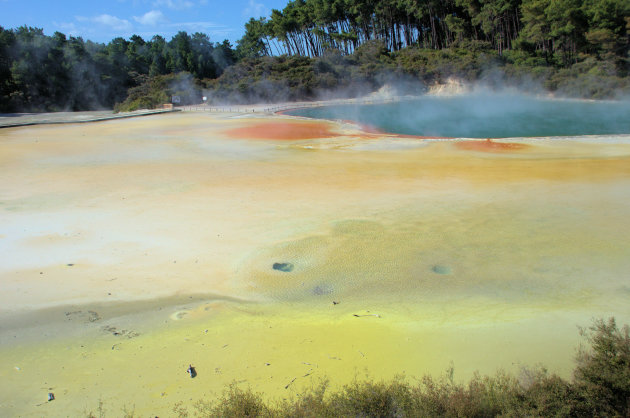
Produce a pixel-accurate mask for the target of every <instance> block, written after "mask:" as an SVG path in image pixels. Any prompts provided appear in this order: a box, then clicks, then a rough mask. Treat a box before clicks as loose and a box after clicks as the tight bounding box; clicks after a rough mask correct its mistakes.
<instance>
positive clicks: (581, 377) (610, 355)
mask: <svg viewBox="0 0 630 418" xmlns="http://www.w3.org/2000/svg"><path fill="white" fill-rule="evenodd" d="M583 335H584V336H585V337H586V340H587V341H588V343H589V344H590V347H589V348H581V349H580V350H579V353H578V356H577V359H576V360H577V367H576V369H575V384H576V386H577V390H578V391H579V393H580V395H581V396H582V397H583V398H584V399H585V402H586V405H587V406H588V409H589V411H590V412H591V414H592V415H594V416H595V415H596V416H622V417H624V416H628V415H629V414H630V329H629V328H628V326H627V325H626V326H623V327H622V328H618V327H617V323H616V322H615V319H614V318H610V319H609V320H608V321H604V320H601V319H600V320H596V321H595V322H594V324H593V325H592V326H591V327H590V328H589V329H587V330H584V331H583Z"/></svg>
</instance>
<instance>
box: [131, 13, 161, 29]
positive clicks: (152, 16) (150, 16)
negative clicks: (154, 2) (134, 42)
mask: <svg viewBox="0 0 630 418" xmlns="http://www.w3.org/2000/svg"><path fill="white" fill-rule="evenodd" d="M133 20H135V21H136V22H138V23H140V24H141V25H146V26H157V25H158V24H159V23H163V22H166V21H167V19H166V16H164V13H162V12H161V11H159V10H151V11H150V12H146V13H145V14H143V15H142V16H134V17H133Z"/></svg>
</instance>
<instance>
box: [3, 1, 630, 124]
mask: <svg viewBox="0 0 630 418" xmlns="http://www.w3.org/2000/svg"><path fill="white" fill-rule="evenodd" d="M629 46H630V2H628V1H627V0H383V1H375V0H290V1H289V2H288V3H287V5H286V7H285V8H284V9H282V10H273V11H272V12H271V15H270V16H269V17H268V18H259V19H251V20H250V21H249V22H247V23H246V25H245V34H244V35H243V37H242V38H241V39H240V40H239V41H238V42H237V46H236V48H233V47H232V45H230V43H229V42H228V41H223V42H221V43H216V42H212V41H210V39H209V37H208V36H207V35H205V34H202V33H194V34H192V35H190V34H188V33H186V32H179V33H178V34H176V35H175V36H173V37H172V39H171V40H170V41H167V40H166V39H165V38H163V37H162V36H159V35H156V36H153V37H152V38H151V39H150V40H144V39H142V38H141V37H140V36H137V35H133V36H131V37H130V38H129V39H123V38H115V39H113V40H112V41H110V42H109V43H107V44H103V43H95V42H92V41H89V40H88V41H84V40H83V39H82V38H79V37H73V36H69V37H67V36H66V35H64V34H62V33H60V32H55V33H54V34H53V35H52V36H46V35H44V33H43V30H42V29H38V28H32V27H27V26H22V27H19V28H16V29H4V28H2V27H0V112H14V111H42V110H49V111H50V110H53V111H54V110H91V109H99V108H113V107H115V106H116V105H117V104H118V106H116V108H117V109H118V110H133V109H135V108H139V107H145V106H149V107H153V106H158V105H159V104H161V103H163V102H164V101H165V100H168V98H169V96H170V95H171V94H178V95H180V94H179V93H182V94H181V96H182V97H185V100H186V101H187V102H188V103H194V102H196V103H198V102H200V101H201V97H202V95H207V96H208V97H211V101H213V102H215V103H219V102H247V103H251V102H255V101H284V100H308V99H313V98H317V97H318V96H321V95H322V94H326V95H331V94H334V95H356V94H365V93H368V92H369V91H366V89H367V90H369V89H374V88H379V87H380V86H382V85H383V84H384V83H387V82H389V81H390V80H393V79H396V78H398V79H400V78H401V77H402V78H403V79H407V80H408V79H413V80H415V81H416V82H419V83H420V84H422V83H424V84H425V85H427V84H432V83H436V82H437V83H439V82H440V81H441V80H443V79H445V78H448V77H452V76H455V77H459V78H462V79H464V80H467V81H472V82H474V81H477V80H478V79H479V78H480V77H482V76H483V74H485V73H486V72H487V70H488V68H495V69H500V70H501V71H502V72H503V73H504V74H505V76H506V77H507V78H508V79H509V80H508V81H515V82H516V83H518V82H520V81H521V80H526V79H533V80H535V81H536V82H537V83H539V84H540V85H542V86H544V88H545V89H547V90H550V91H556V92H558V93H559V94H562V95H569V96H573V97H588V98H614V97H618V96H619V95H624V94H627V93H628V91H630V82H629V80H630V78H629V77H628V75H629V74H630V56H629ZM186 84H188V85H190V86H191V88H188V87H186V86H185V85H186ZM202 91H203V93H202Z"/></svg>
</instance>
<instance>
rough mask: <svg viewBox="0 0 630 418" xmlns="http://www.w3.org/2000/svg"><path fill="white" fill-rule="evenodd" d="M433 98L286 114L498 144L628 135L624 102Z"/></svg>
mask: <svg viewBox="0 0 630 418" xmlns="http://www.w3.org/2000/svg"><path fill="white" fill-rule="evenodd" d="M460 87H461V86H460ZM466 90H467V89H465V88H464V89H463V91H466ZM461 91H462V89H461V88H460V89H459V90H458V91H457V92H458V93H460V92H461ZM438 92H439V93H440V94H438V95H436V94H428V95H424V96H421V97H417V98H413V99H410V100H403V101H399V102H395V103H384V104H383V103H381V104H369V105H363V106H354V105H340V106H326V107H319V108H309V109H299V110H295V111H291V112H289V113H290V114H292V115H299V116H308V117H314V118H323V119H342V120H347V119H349V120H355V121H357V122H359V123H362V124H366V125H371V126H373V127H376V128H379V129H381V130H384V131H387V132H394V133H400V134H408V135H425V136H442V137H464V138H503V137H539V136H573V135H599V134H630V118H628V117H627V116H628V115H629V114H630V101H619V102H616V101H607V102H595V101H584V100H558V99H551V98H542V97H535V96H531V95H526V94H524V93H521V92H518V91H509V90H504V91H501V92H495V91H491V90H489V89H487V88H472V89H470V91H469V92H468V93H466V94H447V93H450V92H449V91H448V90H444V89H442V90H438Z"/></svg>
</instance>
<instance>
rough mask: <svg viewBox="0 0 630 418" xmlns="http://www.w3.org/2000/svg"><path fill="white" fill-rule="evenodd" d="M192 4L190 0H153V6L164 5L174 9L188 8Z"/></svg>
mask: <svg viewBox="0 0 630 418" xmlns="http://www.w3.org/2000/svg"><path fill="white" fill-rule="evenodd" d="M194 5H195V3H193V2H192V1H190V0H155V1H154V2H153V6H154V7H160V6H166V7H168V8H169V9H174V10H184V9H190V8H191V7H193V6H194Z"/></svg>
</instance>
